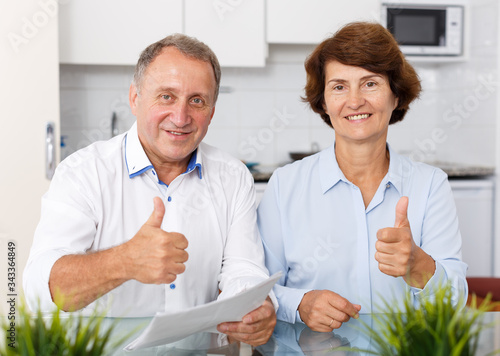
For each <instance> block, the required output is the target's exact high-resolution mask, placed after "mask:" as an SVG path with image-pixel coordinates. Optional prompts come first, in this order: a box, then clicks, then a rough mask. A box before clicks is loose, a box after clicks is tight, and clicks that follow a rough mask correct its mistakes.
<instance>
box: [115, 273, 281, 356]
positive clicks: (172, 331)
mask: <svg viewBox="0 0 500 356" xmlns="http://www.w3.org/2000/svg"><path fill="white" fill-rule="evenodd" d="M280 276H281V273H276V274H274V275H272V276H271V277H269V278H268V279H267V280H265V281H263V282H261V283H259V284H257V285H255V286H253V287H251V288H249V289H247V290H245V291H243V292H241V293H239V294H237V295H235V296H232V297H229V298H226V299H222V300H216V301H213V302H210V303H207V304H203V305H198V306H196V307H194V308H191V309H187V310H185V311H182V312H176V313H156V315H155V317H154V318H153V320H151V322H150V323H149V325H148V326H147V327H146V329H144V331H143V332H142V334H141V335H139V337H138V338H137V339H135V340H134V341H132V342H131V343H130V344H128V345H127V346H126V347H125V349H124V350H126V351H131V350H137V349H142V348H145V347H152V346H159V345H164V344H169V343H172V342H175V341H178V340H181V339H183V338H185V337H187V336H189V335H191V334H194V333H198V332H202V331H213V330H215V327H216V326H217V325H218V324H220V323H224V322H227V321H241V320H242V318H243V316H245V315H246V314H247V313H249V312H251V311H252V310H254V309H256V308H258V307H259V306H261V305H262V303H263V302H264V300H265V299H266V297H267V295H268V294H269V292H270V291H271V289H272V287H273V286H274V284H275V283H276V281H277V280H278V279H279V278H280Z"/></svg>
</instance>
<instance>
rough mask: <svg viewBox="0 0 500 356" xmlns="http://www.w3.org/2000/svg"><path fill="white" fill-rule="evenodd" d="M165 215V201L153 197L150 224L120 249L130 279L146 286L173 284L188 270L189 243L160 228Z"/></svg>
mask: <svg viewBox="0 0 500 356" xmlns="http://www.w3.org/2000/svg"><path fill="white" fill-rule="evenodd" d="M164 215H165V205H164V204H163V201H162V200H161V199H160V198H158V197H156V198H154V210H153V213H152V214H151V216H150V217H149V219H148V221H146V223H145V224H144V225H142V227H141V229H140V230H139V231H138V232H137V234H136V235H135V236H134V237H133V238H132V239H131V240H130V241H128V242H126V243H125V244H123V245H122V246H121V247H122V249H123V251H121V253H123V257H124V263H125V266H126V267H125V268H126V275H127V277H128V278H127V279H135V280H137V281H139V282H141V283H147V284H162V283H171V282H173V281H174V280H175V279H176V278H177V275H178V274H181V273H183V272H184V270H185V269H186V267H185V265H184V262H186V261H187V260H188V253H187V252H186V251H185V249H186V248H187V246H188V241H187V239H186V237H185V236H184V235H182V234H179V233H176V232H166V231H164V230H162V229H161V223H162V221H163V216H164Z"/></svg>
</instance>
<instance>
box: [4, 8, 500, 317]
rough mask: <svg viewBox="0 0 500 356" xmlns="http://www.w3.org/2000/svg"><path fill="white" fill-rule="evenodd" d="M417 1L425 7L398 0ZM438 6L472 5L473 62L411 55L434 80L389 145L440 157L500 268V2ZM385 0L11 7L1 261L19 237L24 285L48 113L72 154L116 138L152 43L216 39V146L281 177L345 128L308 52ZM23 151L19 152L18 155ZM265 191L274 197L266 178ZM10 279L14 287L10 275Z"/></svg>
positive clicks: (372, 14) (479, 239) (468, 222)
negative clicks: (330, 120) (306, 99)
mask: <svg viewBox="0 0 500 356" xmlns="http://www.w3.org/2000/svg"><path fill="white" fill-rule="evenodd" d="M417 1H418V2H420V3H422V2H425V1H423V0H413V1H411V0H400V1H391V3H393V4H394V3H403V2H417ZM439 2H440V3H446V4H455V3H460V4H465V5H466V15H465V26H466V30H465V45H466V47H465V56H464V57H463V58H459V59H457V60H443V59H439V58H428V59H427V60H421V59H418V60H417V59H411V61H412V62H413V64H414V66H415V68H416V69H417V71H418V73H419V75H420V77H421V79H422V84H423V94H422V96H421V98H420V100H418V101H417V102H415V103H414V104H413V106H412V107H411V109H410V111H409V113H408V115H407V117H406V118H405V120H404V121H403V122H401V123H398V124H396V125H393V126H392V127H391V128H390V129H389V142H390V144H391V145H392V147H393V148H394V149H396V150H397V151H399V152H401V153H403V154H405V155H409V156H410V157H411V158H413V159H414V160H419V161H427V162H431V163H435V164H437V165H438V166H441V167H443V168H444V169H445V170H446V171H447V172H450V176H454V177H453V178H452V179H450V182H451V184H452V188H453V192H454V194H455V199H456V201H457V207H458V212H459V219H460V225H461V230H462V235H463V251H464V260H465V261H466V262H467V263H469V265H470V269H469V272H468V273H469V275H471V276H472V275H474V276H489V275H495V276H500V263H494V262H495V261H496V260H498V259H499V258H500V243H496V242H497V241H500V224H496V225H495V224H494V221H495V220H499V218H500V209H495V206H497V205H498V203H500V192H498V191H497V190H496V189H495V185H496V184H498V179H499V178H498V177H497V176H496V175H495V174H494V170H495V169H496V167H498V166H499V165H500V125H499V124H498V121H499V120H498V117H499V114H500V109H499V108H500V106H499V104H500V91H499V85H498V80H499V79H498V70H499V68H500V58H499V53H500V45H499V41H498V39H499V32H500V29H499V27H498V19H499V17H500V4H499V2H498V0H470V1H467V0H440V1H439ZM428 3H431V4H435V3H436V1H430V0H429V1H428ZM380 4H381V3H380V1H375V0H351V1H342V2H340V1H329V0H308V1H305V0H246V1H245V0H211V1H207V0H148V1H145V2H141V4H140V5H137V2H136V1H134V0H120V1H118V0H108V1H104V2H102V1H98V0H86V1H83V0H26V1H25V2H22V3H21V2H18V3H16V2H10V3H9V5H8V9H6V10H9V11H3V12H0V20H1V21H0V30H1V31H2V33H3V34H5V35H6V36H5V37H4V38H6V39H7V40H6V41H3V42H0V48H1V52H2V53H3V55H2V56H1V58H0V60H6V64H4V65H2V66H0V69H1V70H3V72H2V77H3V78H5V79H6V82H7V83H9V85H6V86H4V88H3V89H1V90H3V91H2V95H0V98H2V100H4V101H3V102H2V107H3V108H6V109H5V115H4V117H6V118H7V117H8V118H9V120H4V121H2V124H3V125H4V129H5V132H8V133H9V135H7V136H8V137H6V138H5V139H4V140H2V141H1V142H0V151H1V152H4V153H5V155H4V156H2V159H3V160H4V162H3V163H4V166H5V167H9V171H10V172H17V174H16V175H14V174H10V175H0V189H1V191H0V193H1V194H0V195H1V199H0V201H1V202H2V203H1V204H0V216H1V217H2V219H1V220H0V255H1V256H6V255H7V251H8V250H7V246H8V244H7V242H8V241H16V244H17V245H16V248H17V249H18V250H17V252H16V253H17V255H16V258H17V276H16V278H17V286H19V289H20V285H21V280H22V270H23V268H24V264H25V263H26V260H27V255H28V253H29V248H30V246H31V240H32V236H33V231H34V228H35V226H36V223H37V222H38V219H39V213H40V210H39V209H40V196H41V194H43V192H44V191H45V190H46V189H47V187H48V183H49V181H48V180H47V179H46V178H45V167H44V164H45V149H44V147H45V136H42V135H41V134H40V132H39V131H38V130H40V131H41V129H42V127H43V128H45V123H46V122H47V121H49V120H50V121H52V120H53V121H55V123H56V137H57V138H59V137H61V142H60V143H61V145H60V146H61V147H60V148H61V151H60V157H61V158H64V157H66V156H67V155H68V154H70V153H71V152H73V151H75V150H77V149H79V148H82V147H85V146H87V145H88V144H90V143H91V142H94V141H97V140H105V139H108V138H110V137H111V135H112V127H111V123H112V118H113V115H115V122H116V130H115V133H120V132H124V131H126V130H127V129H128V128H129V127H130V126H131V125H132V123H133V122H134V120H135V118H134V117H133V116H132V114H131V112H130V109H129V104H128V88H129V85H130V82H131V79H132V74H133V70H134V67H133V64H134V63H135V61H136V60H137V58H138V56H139V52H140V50H142V49H143V48H144V47H145V46H146V45H147V44H150V43H152V42H154V41H156V40H158V39H160V38H162V37H163V36H165V35H167V34H169V33H173V32H184V33H186V34H189V35H192V36H195V37H198V38H200V39H202V40H203V41H205V42H207V43H208V44H209V45H210V46H211V47H212V48H213V49H214V51H215V52H216V54H217V55H218V56H219V60H220V61H221V64H222V66H223V73H222V88H221V94H220V96H219V100H218V103H217V107H216V113H215V116H214V118H213V120H212V124H211V126H210V128H209V132H208V135H207V137H206V139H205V141H206V142H208V143H210V144H213V145H215V146H218V147H220V148H222V149H224V150H226V151H228V152H230V153H232V154H233V155H234V156H236V157H238V158H240V159H241V160H244V161H247V162H256V163H258V165H257V166H256V169H257V170H260V171H261V172H264V173H269V172H271V171H272V169H274V168H275V167H276V166H279V165H282V164H284V163H287V162H289V161H290V157H289V153H290V152H292V151H310V150H312V149H313V148H314V147H318V148H320V149H323V148H326V147H327V146H329V145H331V144H332V142H333V137H334V132H333V130H332V129H330V128H329V127H328V126H326V125H325V124H324V123H323V121H322V120H321V119H320V118H319V117H318V116H317V115H315V114H314V113H313V112H312V111H311V110H310V109H308V108H307V106H306V105H305V104H304V103H302V102H301V100H300V97H301V95H303V86H304V84H305V71H304V67H303V63H304V60H305V58H306V57H307V55H308V54H309V53H310V52H311V51H312V50H313V48H314V47H315V45H316V44H317V43H319V42H320V41H321V40H322V39H323V38H325V37H326V36H328V35H329V34H330V33H333V32H335V30H336V29H338V28H339V26H340V25H341V24H344V23H346V22H350V21H354V20H372V21H378V20H379V19H380ZM5 6H7V5H5ZM2 46H3V47H2ZM2 63H3V62H2ZM57 77H58V78H59V81H57ZM19 78H21V80H19ZM27 83H29V84H27ZM27 88H28V89H30V90H29V91H26V89H27ZM27 97H28V99H29V101H27V99H26V98H27ZM59 114H60V125H59V118H58V117H59ZM35 120H37V121H36V122H35ZM21 138H22V140H23V145H20V144H19V140H20V139H21ZM56 141H57V142H56V143H57V146H59V142H58V140H56ZM12 147H15V148H16V155H10V154H9V153H11V152H12V151H13V150H12ZM57 154H58V155H59V153H57ZM23 162H24V163H25V164H22V163H23ZM26 162H29V164H26ZM35 168H36V172H35V173H34V172H33V169H35ZM42 172H43V173H42ZM471 173H472V174H474V175H473V176H471V175H470V174H471ZM35 183H36V184H35ZM35 185H36V187H35ZM12 186H19V187H22V189H12V188H11V187H12ZM256 188H257V191H258V194H259V195H260V194H262V190H263V189H264V188H265V183H257V184H256ZM31 189H33V190H31ZM19 190H22V191H23V194H22V197H23V199H19V196H18V191H19ZM28 217H29V219H28ZM0 273H1V275H2V276H6V275H7V273H6V267H5V266H0ZM2 278H4V277H2ZM0 282H1V286H0V288H5V286H6V285H7V283H6V282H5V281H4V280H3V279H2V280H1V281H0ZM2 290H3V289H2ZM1 310H2V307H0V314H1Z"/></svg>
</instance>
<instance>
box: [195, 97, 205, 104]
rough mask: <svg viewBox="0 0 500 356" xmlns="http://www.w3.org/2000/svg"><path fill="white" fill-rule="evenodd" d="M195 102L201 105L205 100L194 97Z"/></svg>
mask: <svg viewBox="0 0 500 356" xmlns="http://www.w3.org/2000/svg"><path fill="white" fill-rule="evenodd" d="M193 103H195V104H198V105H200V104H203V100H201V99H200V98H194V99H193Z"/></svg>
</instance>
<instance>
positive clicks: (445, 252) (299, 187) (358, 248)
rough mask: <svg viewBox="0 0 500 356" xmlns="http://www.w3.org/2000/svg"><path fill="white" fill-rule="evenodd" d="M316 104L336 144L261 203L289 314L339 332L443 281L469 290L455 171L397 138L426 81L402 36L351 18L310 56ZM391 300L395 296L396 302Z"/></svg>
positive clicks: (311, 97)
mask: <svg viewBox="0 0 500 356" xmlns="http://www.w3.org/2000/svg"><path fill="white" fill-rule="evenodd" d="M305 67H306V71H307V84H306V87H305V99H304V100H305V101H307V102H309V104H310V105H311V108H312V109H313V110H314V111H315V112H317V113H318V114H320V115H321V117H322V119H323V120H324V121H325V122H326V123H327V124H328V125H329V126H331V127H332V128H333V129H334V130H335V142H334V144H333V145H332V146H331V147H329V148H327V149H325V150H323V151H321V152H319V153H317V154H315V155H313V156H310V157H307V158H305V159H303V160H301V161H298V162H295V163H293V164H290V165H288V166H285V167H283V168H280V169H278V170H276V171H275V173H274V174H273V176H272V177H271V179H270V181H269V185H268V187H267V190H266V192H265V194H264V197H263V199H262V202H261V203H260V206H259V209H258V223H259V229H260V233H261V236H262V239H263V242H264V247H265V251H266V264H267V267H268V269H269V271H270V273H275V272H277V271H282V272H283V276H282V278H281V279H280V281H279V282H278V284H277V285H276V287H275V292H276V295H277V297H278V300H279V304H280V307H279V309H278V319H281V320H284V321H288V322H295V321H297V320H298V321H303V322H305V323H306V324H307V325H308V326H309V327H310V328H311V329H313V330H315V331H331V330H333V329H335V328H338V327H340V326H341V325H342V323H343V322H346V321H348V320H349V319H350V318H351V317H358V314H359V313H360V312H362V313H371V312H377V311H379V312H380V311H382V312H383V311H384V310H383V306H384V305H391V306H397V305H398V304H400V303H402V301H403V299H404V296H405V293H406V292H407V291H410V293H411V295H412V297H413V299H414V302H415V303H418V301H419V300H420V299H421V298H423V297H424V296H425V295H432V293H433V290H435V288H437V287H439V286H440V285H442V284H443V283H448V282H449V283H451V284H452V286H453V290H454V298H456V299H455V300H456V301H457V302H458V300H459V297H460V296H465V295H466V293H467V283H466V281H465V272H466V269H467V266H466V264H465V263H463V262H462V261H461V236H460V232H459V230H458V221H457V216H456V208H455V204H454V200H453V195H452V192H451V188H450V185H449V183H448V180H447V176H446V174H445V173H444V172H442V171H441V170H439V169H437V168H434V167H431V166H428V165H425V164H422V163H416V162H412V161H411V160H409V159H407V158H404V157H402V156H399V155H398V154H397V153H396V152H394V151H393V150H392V149H391V148H390V146H389V145H388V144H387V142H386V140H387V132H388V127H389V125H390V124H393V123H395V122H398V121H401V120H402V119H403V118H404V116H405V114H406V112H407V110H408V108H409V105H410V103H411V102H412V101H413V100H414V99H415V98H416V97H418V95H419V93H420V90H421V87H420V81H419V78H418V76H417V74H416V73H415V70H414V69H413V68H412V67H411V65H410V64H409V63H408V62H406V60H405V58H404V56H403V54H402V53H401V51H400V50H399V47H398V44H397V43H396V41H395V40H394V38H393V37H392V35H391V34H390V33H389V32H388V31H387V30H386V29H385V28H384V27H382V26H380V25H378V24H373V23H364V22H358V23H351V24H348V25H346V26H345V27H343V28H342V29H340V30H339V31H338V32H337V33H336V34H335V35H334V36H333V37H331V38H328V39H327V40H325V41H324V42H322V43H321V44H320V45H319V46H318V47H317V48H316V49H315V50H314V52H313V53H312V54H311V55H310V56H309V58H308V59H307V61H306V64H305ZM383 301H385V302H387V303H388V304H384V303H383Z"/></svg>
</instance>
